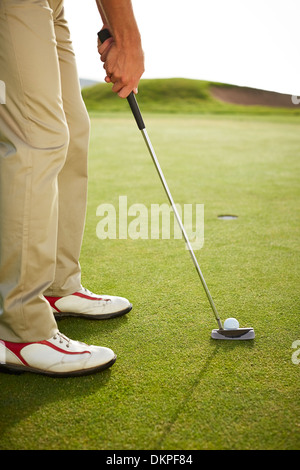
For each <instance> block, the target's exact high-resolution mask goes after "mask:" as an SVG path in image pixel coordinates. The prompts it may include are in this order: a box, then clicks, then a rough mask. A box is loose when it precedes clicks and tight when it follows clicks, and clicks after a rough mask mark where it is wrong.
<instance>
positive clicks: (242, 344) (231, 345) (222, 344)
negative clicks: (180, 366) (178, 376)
mask: <svg viewBox="0 0 300 470" xmlns="http://www.w3.org/2000/svg"><path fill="white" fill-rule="evenodd" d="M210 341H211V345H212V346H214V349H213V351H212V352H211V354H210V355H209V356H208V357H207V359H206V361H205V363H204V365H203V367H202V368H201V369H200V370H199V373H198V374H197V375H196V377H195V379H194V380H193V382H192V384H191V385H190V386H189V387H188V388H187V390H186V393H185V395H184V397H183V399H182V400H181V401H180V402H179V404H178V406H177V409H176V410H175V412H174V413H173V416H172V417H171V419H170V421H169V423H168V425H167V426H166V428H165V430H164V432H163V434H162V436H161V437H160V439H159V440H158V442H157V444H156V447H154V448H155V449H157V450H160V449H164V442H165V440H166V438H167V436H168V435H169V434H170V433H171V432H172V428H173V426H174V425H175V423H176V421H177V420H178V418H179V417H180V416H181V415H182V414H183V413H184V411H185V409H186V407H187V405H188V404H189V403H190V401H191V400H192V399H193V393H194V390H195V389H196V388H197V387H198V386H199V385H200V383H201V380H202V379H203V378H204V376H205V374H206V373H208V372H209V369H210V367H211V364H212V361H213V359H214V358H215V357H216V356H217V354H218V353H219V352H220V353H222V352H224V351H226V350H227V351H228V350H233V349H241V348H243V349H245V348H246V349H249V348H250V349H252V348H253V347H254V341H253V340H251V341H222V340H215V339H212V338H211V339H210Z"/></svg>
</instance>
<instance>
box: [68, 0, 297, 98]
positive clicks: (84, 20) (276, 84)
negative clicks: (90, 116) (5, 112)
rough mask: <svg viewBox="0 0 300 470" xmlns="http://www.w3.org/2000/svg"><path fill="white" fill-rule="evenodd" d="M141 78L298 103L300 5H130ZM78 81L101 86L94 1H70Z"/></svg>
mask: <svg viewBox="0 0 300 470" xmlns="http://www.w3.org/2000/svg"><path fill="white" fill-rule="evenodd" d="M132 4H133V9H134V12H135V17H136V20H137V23H138V26H139V29H140V32H141V36H142V44H143V50H144V53H145V73H144V75H143V78H171V77H182V78H191V79H199V80H208V81H215V82H221V83H230V84H233V85H239V86H249V87H253V88H259V89H263V90H269V91H276V92H279V93H286V94H290V95H298V96H300V53H299V50H300V0H132ZM65 14H66V18H67V20H68V23H69V28H70V31H71V38H72V41H73V46H74V50H75V54H76V57H77V67H78V71H79V76H80V78H85V79H91V80H96V81H100V82H101V81H103V80H104V77H105V74H104V70H103V64H102V63H101V62H100V59H99V55H98V52H97V47H96V46H97V31H98V30H99V29H101V26H102V23H101V19H100V16H99V13H98V10H97V7H96V2H95V0H65Z"/></svg>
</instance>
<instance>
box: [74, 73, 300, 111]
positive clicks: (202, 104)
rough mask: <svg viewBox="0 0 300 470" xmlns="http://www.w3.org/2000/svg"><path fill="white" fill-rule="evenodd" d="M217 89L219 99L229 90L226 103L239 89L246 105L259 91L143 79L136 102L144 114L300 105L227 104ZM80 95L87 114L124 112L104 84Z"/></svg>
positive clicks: (179, 79) (189, 82)
mask: <svg viewBox="0 0 300 470" xmlns="http://www.w3.org/2000/svg"><path fill="white" fill-rule="evenodd" d="M216 90H219V91H221V92H222V94H221V95H222V97H223V96H224V90H225V91H226V90H228V91H229V90H230V91H231V94H230V97H229V100H230V99H231V95H232V92H233V91H234V90H236V91H241V90H242V91H243V97H244V96H245V94H246V93H247V94H248V97H249V99H248V100H247V102H248V101H251V97H252V96H253V95H256V96H257V94H258V93H257V92H258V91H259V90H254V89H251V88H248V89H246V88H241V87H236V86H233V85H224V84H218V83H212V82H207V81H202V80H191V79H184V78H172V79H145V80H141V82H140V86H139V94H138V102H139V105H140V107H141V109H142V110H143V111H145V112H157V113H180V114H182V113H196V114H198V113H200V114H203V113H213V114H240V113H242V114H263V115H265V114H283V115H285V114H286V115H300V107H299V106H292V107H279V106H278V107H277V106H276V102H275V106H263V105H260V104H256V103H259V101H258V102H257V101H256V102H255V101H254V104H253V105H249V104H247V105H245V104H242V103H236V102H226V101H224V100H223V99H220V98H219V97H217V96H218V94H217V93H216ZM264 93H268V92H264ZM225 94H226V93H225ZM236 94H237V93H236ZM82 95H83V99H84V101H85V103H86V106H87V108H88V110H89V111H97V112H110V111H113V112H115V111H124V110H125V109H126V106H124V100H121V99H120V98H119V97H118V96H116V95H115V94H114V93H112V92H111V86H110V85H107V84H106V83H99V84H97V85H95V86H92V87H88V88H84V89H83V90H82ZM270 95H271V93H270ZM273 95H274V94H273ZM278 95H280V94H278ZM280 96H284V95H280Z"/></svg>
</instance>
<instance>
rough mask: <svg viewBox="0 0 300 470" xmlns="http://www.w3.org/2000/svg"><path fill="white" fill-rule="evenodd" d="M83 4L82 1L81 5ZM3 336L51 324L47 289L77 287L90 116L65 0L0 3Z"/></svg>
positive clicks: (32, 332)
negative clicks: (78, 68)
mask: <svg viewBox="0 0 300 470" xmlns="http://www.w3.org/2000/svg"><path fill="white" fill-rule="evenodd" d="M83 3H84V2H83ZM0 80H2V81H3V82H5V85H6V104H0V340H1V339H2V340H6V341H14V342H29V341H40V340H44V339H48V338H50V337H51V336H52V335H54V334H55V333H56V331H57V325H56V322H55V319H54V316H53V314H52V312H51V309H50V306H49V304H48V302H47V301H46V300H45V298H44V295H43V294H45V293H47V295H53V296H61V295H67V294H71V293H73V292H75V291H76V290H78V289H79V287H80V285H81V276H80V265H79V262H78V259H79V255H80V248H81V242H82V235H83V229H84V221H85V211H86V197H87V151H88V141H89V124H90V123H89V118H88V115H87V112H86V108H85V106H84V103H83V101H82V98H81V93H80V86H79V80H78V76H77V71H76V64H75V58H74V53H73V49H72V44H71V41H70V34H69V30H68V26H67V22H66V20H65V18H64V9H63V0H48V1H47V0H0Z"/></svg>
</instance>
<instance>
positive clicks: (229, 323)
mask: <svg viewBox="0 0 300 470" xmlns="http://www.w3.org/2000/svg"><path fill="white" fill-rule="evenodd" d="M239 326H240V324H239V322H238V321H237V319H236V318H226V320H225V321H224V329H225V330H236V329H237V328H239Z"/></svg>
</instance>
